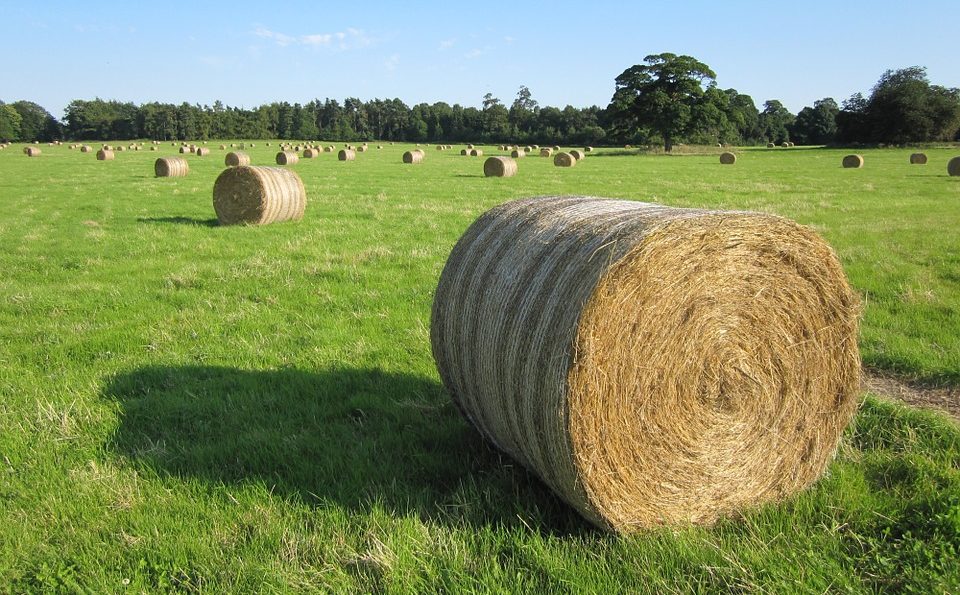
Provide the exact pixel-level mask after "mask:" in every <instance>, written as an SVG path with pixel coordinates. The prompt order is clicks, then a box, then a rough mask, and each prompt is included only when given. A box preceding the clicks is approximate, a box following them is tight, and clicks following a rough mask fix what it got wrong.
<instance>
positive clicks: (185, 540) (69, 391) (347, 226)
mask: <svg viewBox="0 0 960 595" xmlns="http://www.w3.org/2000/svg"><path fill="white" fill-rule="evenodd" d="M218 144H219V143H211V144H210V145H209V146H210V147H212V148H213V151H212V154H211V155H210V156H208V157H203V158H200V157H195V156H192V157H189V159H190V163H191V172H190V175H189V176H188V177H186V178H181V179H156V178H154V177H153V168H152V163H153V160H154V159H155V158H156V157H157V156H158V155H170V154H173V151H172V149H173V147H170V146H169V144H167V145H163V146H161V151H160V152H159V153H153V152H139V153H130V152H124V153H119V154H117V160H116V161H114V162H97V161H96V160H95V159H94V157H93V155H92V154H80V153H78V152H76V151H71V150H69V149H67V148H66V147H46V146H44V147H43V154H42V155H41V156H40V157H37V158H27V157H25V156H24V155H22V153H21V152H20V146H17V145H15V146H12V147H10V148H8V149H7V150H5V151H0V198H2V200H3V203H4V206H5V207H6V211H5V212H6V213H7V216H6V217H5V218H4V219H3V220H2V221H0V241H2V245H3V246H4V250H2V251H0V270H2V271H3V275H0V592H4V591H11V592H23V591H93V592H120V591H124V590H130V591H131V592H139V591H140V590H146V591H168V590H172V589H179V590H186V591H190V590H208V591H213V592H221V591H249V590H266V591H275V590H281V591H284V590H289V591H302V590H306V589H311V588H322V589H328V590H331V591H380V590H383V591H390V592H406V591H427V592H435V591H440V590H444V591H456V592H459V591H487V590H489V591H502V590H508V591H516V592H546V591H549V590H562V591H566V590H571V591H578V592H586V591H593V592H615V591H630V592H636V591H651V592H662V591H678V592H686V591H690V590H701V591H730V590H746V591H750V590H769V591H775V592H814V591H816V592H823V591H826V590H834V591H848V590H849V591H878V590H901V591H904V590H905V591H915V592H944V591H954V592H956V591H958V590H960V571H958V559H960V429H958V427H957V425H956V424H955V423H953V422H951V421H948V420H947V419H945V418H943V417H941V416H938V415H935V414H931V413H922V412H917V411H913V410H909V409H907V408H904V407H901V406H897V405H893V404H889V403H886V402H883V401H879V400H874V399H872V398H868V399H867V401H866V402H865V404H864V407H863V408H862V410H861V412H860V414H859V415H858V417H857V419H856V422H855V424H854V426H853V427H851V429H850V430H849V431H848V433H847V436H846V438H845V439H844V442H843V444H842V447H841V449H840V455H839V457H838V459H837V461H836V462H835V463H834V464H833V465H832V466H831V467H830V470H829V473H828V475H827V476H826V477H825V478H824V479H823V480H822V481H821V482H819V483H818V484H817V485H816V486H815V487H814V488H813V489H811V490H809V491H807V492H805V493H803V494H800V495H798V496H796V497H795V498H793V499H791V500H790V501H788V502H785V503H782V504H778V505H772V506H768V507H764V508H762V509H760V510H756V511H752V512H750V513H748V514H746V515H745V516H744V517H743V518H739V519H731V520H728V521H725V522H723V523H721V524H719V525H718V526H716V527H713V528H709V529H703V528H677V529H674V530H663V531H658V532H652V533H647V534H643V535H637V536H631V537H616V536H611V535H606V534H602V533H599V532H597V531H596V530H594V529H592V528H591V527H589V526H588V525H587V524H586V523H585V522H584V521H582V520H581V519H580V518H579V517H578V516H577V515H576V514H575V513H574V512H572V511H571V510H570V509H569V508H567V507H566V506H565V505H563V504H562V503H560V502H559V501H558V500H557V499H556V498H555V497H554V496H552V494H551V493H550V492H549V491H548V490H547V489H546V488H545V487H543V486H542V484H540V483H539V482H538V481H536V480H535V479H533V478H532V477H531V476H530V475H529V474H528V473H526V472H525V471H524V470H523V469H522V468H518V467H517V466H516V465H515V464H514V463H512V462H511V461H510V460H508V459H504V458H502V457H501V456H500V455H498V454H497V453H496V452H495V451H493V450H492V449H491V448H489V447H488V446H487V445H486V444H484V442H483V441H482V440H481V439H480V437H479V436H478V435H477V434H476V433H475V432H474V431H473V430H471V429H470V428H469V426H467V424H466V423H465V422H464V421H463V420H462V418H461V417H460V415H459V414H458V412H457V411H456V409H455V408H454V407H453V405H452V404H451V403H450V401H449V399H448V397H447V396H446V395H445V394H444V392H443V390H442V387H441V386H440V384H439V380H438V377H437V374H436V371H435V369H434V366H433V361H432V358H431V355H430V348H429V311H430V303H431V299H432V292H433V290H434V288H435V286H436V281H437V278H438V276H439V273H440V270H441V268H442V266H443V263H444V260H445V258H446V256H447V254H448V252H449V250H450V248H451V247H452V245H453V243H454V242H455V241H456V239H457V238H458V237H459V235H460V234H461V233H462V232H463V231H464V230H465V228H466V227H467V225H469V223H470V222H472V221H473V220H474V219H475V218H476V217H477V216H478V215H479V214H480V213H481V212H483V211H484V210H486V209H488V208H490V207H491V206H493V205H495V204H498V203H500V202H503V201H505V200H508V199H510V198H515V197H521V196H531V195H541V194H560V193H562V194H574V193H583V194H593V195H599V196H611V197H628V198H636V199H641V200H649V201H656V202H661V203H665V204H670V205H682V206H698V207H716V208H729V209H741V208H746V209H753V210H762V211H768V212H774V213H778V214H782V215H785V216H787V217H790V218H793V219H796V220H798V221H800V222H801V223H804V224H808V225H812V226H814V227H815V228H816V229H818V230H819V231H820V232H821V233H822V234H823V236H824V237H825V238H826V239H827V240H828V241H829V242H830V243H831V244H832V245H833V246H834V247H835V248H836V250H837V252H838V254H839V255H840V257H841V260H842V262H843V264H844V267H845V269H846V271H847V274H848V275H849V277H850V280H851V282H852V283H853V285H854V286H855V288H856V289H857V290H858V291H859V292H860V293H861V295H863V297H864V302H865V312H864V320H863V327H862V338H861V345H862V350H863V358H864V362H865V364H866V365H868V366H871V367H875V368H880V369H884V370H889V371H892V372H896V373H899V374H902V375H905V376H909V377H912V378H916V379H919V380H922V381H926V382H931V383H946V384H954V385H955V384H957V383H960V273H958V271H960V234H957V232H956V230H957V229H958V228H960V179H951V178H948V177H947V176H946V161H947V160H948V159H949V158H950V157H952V156H954V155H955V154H958V153H960V151H958V150H929V151H927V153H928V155H929V156H930V163H929V164H928V165H926V166H910V165H909V164H908V162H907V158H908V155H909V153H910V152H911V151H910V150H874V151H866V152H865V153H864V154H865V157H866V167H865V168H864V169H862V170H843V169H841V168H840V166H839V164H840V159H841V157H842V156H843V154H844V153H845V152H844V151H834V150H824V149H801V148H797V149H791V150H782V149H778V150H766V149H762V150H745V151H742V152H741V154H740V158H739V160H738V162H737V164H736V165H735V166H733V167H724V166H720V165H719V163H718V162H717V157H716V155H684V156H637V155H620V154H618V153H622V151H610V152H609V153H608V154H604V152H603V151H601V152H600V153H599V154H595V155H592V156H590V157H588V159H587V160H586V161H585V162H584V163H582V164H579V165H577V166H576V167H575V168H572V169H563V168H555V167H553V165H552V160H548V159H541V158H539V157H528V158H526V159H524V160H522V161H521V162H520V173H519V175H518V176H517V177H515V178H511V179H486V178H483V177H482V168H481V163H482V160H480V159H476V158H472V159H471V158H466V157H461V156H459V154H458V153H459V151H456V152H453V151H448V152H443V153H440V152H437V151H435V150H434V149H433V148H432V147H430V148H429V149H428V152H427V158H426V161H425V163H423V164H422V165H419V166H411V165H403V164H401V163H400V155H401V154H402V152H403V151H404V150H407V149H408V148H410V147H409V146H401V145H396V146H390V145H387V146H385V147H384V149H383V150H377V149H376V148H372V149H371V150H370V151H369V152H367V153H365V154H358V156H357V161H356V162H353V163H340V162H337V161H336V157H335V156H334V155H331V154H322V155H321V156H320V157H319V158H317V159H313V160H301V162H300V163H299V164H298V165H296V166H293V169H295V170H296V171H297V172H298V173H299V174H300V175H301V177H302V178H303V180H304V182H305V184H306V187H307V191H308V196H309V204H308V207H307V214H306V217H305V219H304V220H303V221H302V222H300V223H294V224H277V225H271V226H265V227H262V228H244V227H225V228H221V227H218V226H216V225H215V220H214V219H213V217H214V214H213V209H212V197H211V189H212V185H213V181H214V179H215V178H216V176H217V174H218V173H219V172H220V171H221V169H222V159H223V152H221V151H219V150H218V149H216V148H215V147H216V146H217V145H218ZM257 145H258V146H257V148H255V149H252V150H250V151H248V152H249V153H251V154H252V155H253V158H254V162H255V163H260V164H269V163H272V160H273V159H272V156H273V154H274V152H275V150H276V143H273V145H274V146H273V147H264V145H263V143H262V142H258V143H257ZM458 148H459V147H458ZM485 149H486V152H487V154H491V153H492V154H497V153H498V152H497V151H495V150H494V148H493V147H485Z"/></svg>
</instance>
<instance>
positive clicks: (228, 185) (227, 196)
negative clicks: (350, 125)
mask: <svg viewBox="0 0 960 595" xmlns="http://www.w3.org/2000/svg"><path fill="white" fill-rule="evenodd" d="M306 205H307V191H306V189H305V188H304V187H303V181H301V180H300V176H298V175H297V174H296V172H294V171H292V170H289V169H283V168H280V167H262V166H259V167H258V166H250V165H242V166H239V167H231V168H228V169H225V170H224V171H223V172H222V173H221V174H220V176H219V177H217V181H216V182H214V184H213V209H214V210H215V211H216V212H217V219H219V220H220V224H221V225H233V224H237V223H248V224H251V225H262V224H266V223H276V222H278V221H299V220H300V219H302V218H303V211H304V209H305V208H306Z"/></svg>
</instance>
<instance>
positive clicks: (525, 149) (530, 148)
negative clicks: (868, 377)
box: [523, 145, 533, 153]
mask: <svg viewBox="0 0 960 595" xmlns="http://www.w3.org/2000/svg"><path fill="white" fill-rule="evenodd" d="M532 151H533V147H531V146H530V145H527V146H526V147H524V148H523V152H524V153H530V152H532Z"/></svg>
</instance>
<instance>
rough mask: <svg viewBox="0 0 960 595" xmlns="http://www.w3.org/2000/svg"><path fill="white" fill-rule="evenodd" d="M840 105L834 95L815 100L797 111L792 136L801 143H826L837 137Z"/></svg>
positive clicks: (791, 127) (791, 131)
mask: <svg viewBox="0 0 960 595" xmlns="http://www.w3.org/2000/svg"><path fill="white" fill-rule="evenodd" d="M839 113H840V107H839V106H838V105H837V102H836V101H834V99H833V98H832V97H827V98H824V99H820V100H818V101H814V102H813V107H805V108H803V109H802V110H800V112H799V113H797V117H796V119H795V120H794V121H793V124H792V125H791V126H790V138H791V139H793V140H794V141H795V142H798V143H800V144H801V145H826V144H829V143H832V142H834V141H835V140H836V138H837V114H839Z"/></svg>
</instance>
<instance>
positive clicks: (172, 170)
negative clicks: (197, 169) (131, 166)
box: [153, 157, 190, 178]
mask: <svg viewBox="0 0 960 595" xmlns="http://www.w3.org/2000/svg"><path fill="white" fill-rule="evenodd" d="M153 172H154V174H156V176H157V177H158V178H182V177H184V176H186V175H187V174H188V173H190V162H189V161H187V160H186V159H184V158H183V157H161V158H160V159H157V160H156V161H154V162H153Z"/></svg>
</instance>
